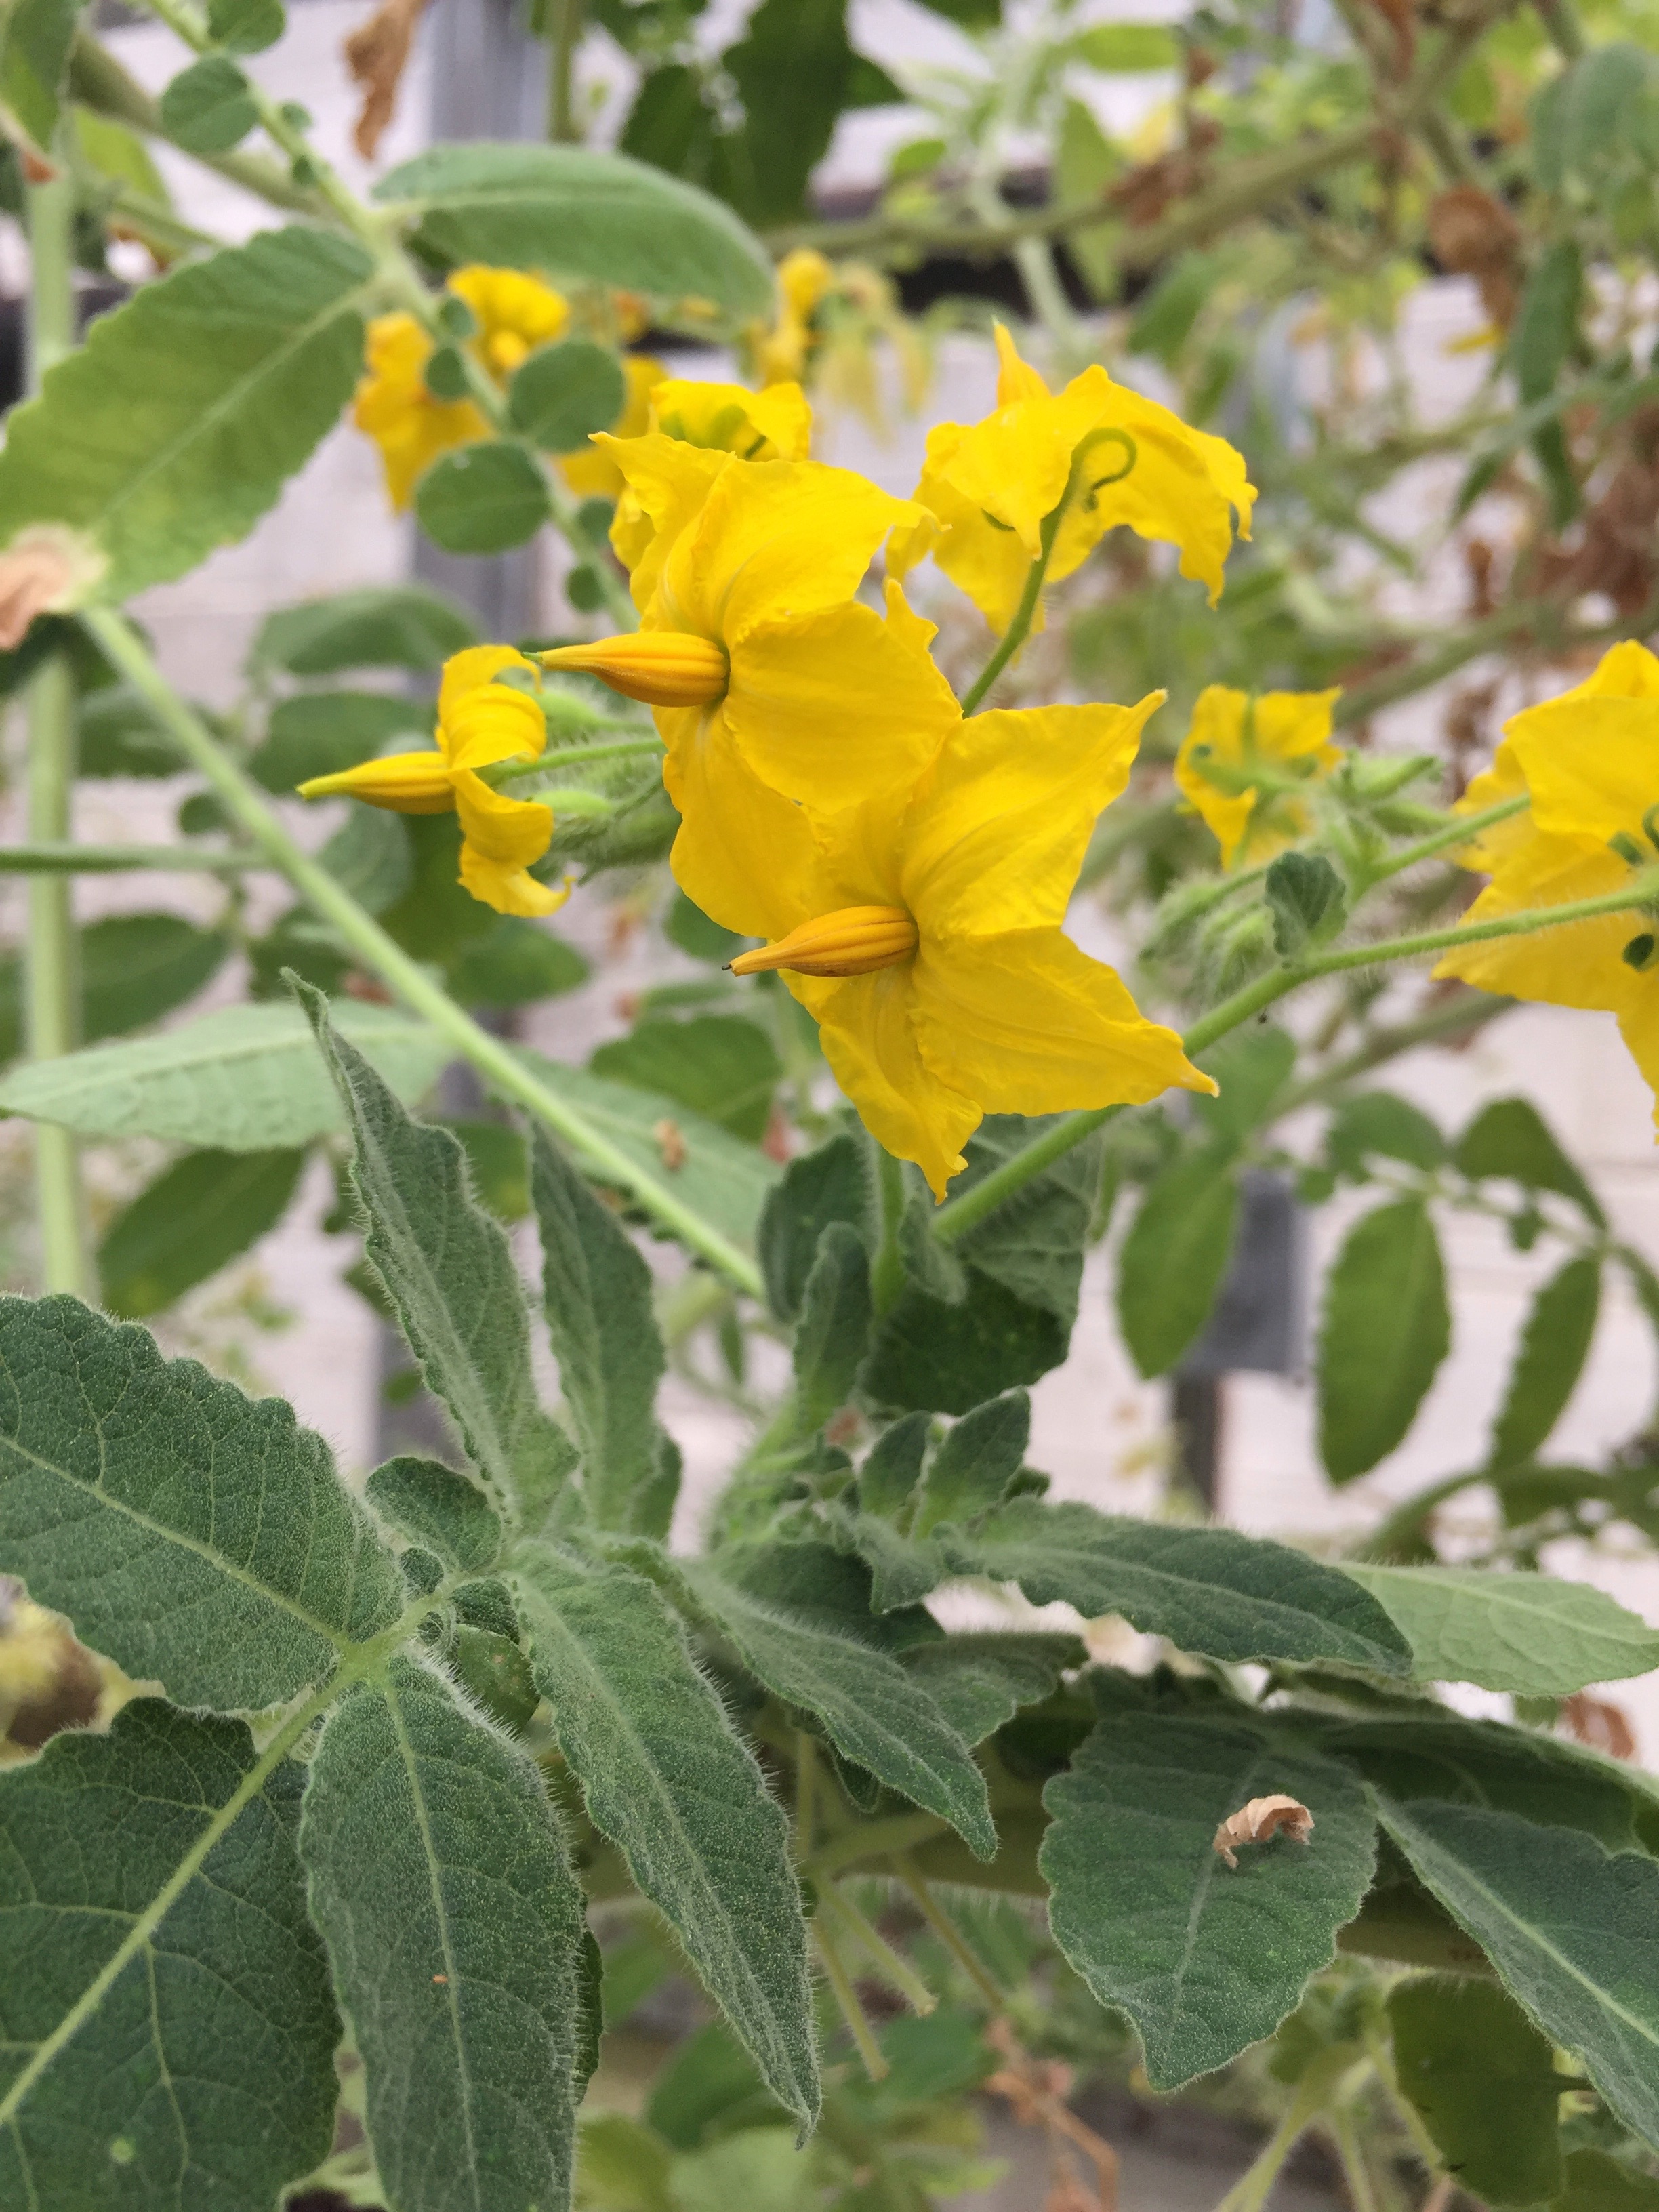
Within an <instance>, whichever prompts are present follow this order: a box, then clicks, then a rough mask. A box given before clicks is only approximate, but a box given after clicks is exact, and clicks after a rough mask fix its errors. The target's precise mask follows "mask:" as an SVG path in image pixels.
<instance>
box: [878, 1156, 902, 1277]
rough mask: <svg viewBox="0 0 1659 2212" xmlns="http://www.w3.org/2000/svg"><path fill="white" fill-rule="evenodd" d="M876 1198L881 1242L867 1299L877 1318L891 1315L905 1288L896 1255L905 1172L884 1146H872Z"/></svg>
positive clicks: (899, 1261) (898, 1258)
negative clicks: (879, 1218)
mask: <svg viewBox="0 0 1659 2212" xmlns="http://www.w3.org/2000/svg"><path fill="white" fill-rule="evenodd" d="M874 1151H875V1155H876V1196H877V1200H878V1205H879V1207H880V1213H881V1243H880V1244H879V1245H878V1248H877V1251H876V1257H875V1261H874V1264H873V1265H872V1267H871V1270H870V1296H871V1299H872V1303H873V1304H874V1306H875V1310H876V1312H877V1314H878V1315H881V1314H884V1313H890V1312H891V1311H892V1310H893V1308H894V1307H895V1306H896V1304H898V1299H899V1293H900V1292H901V1291H902V1290H903V1288H904V1261H903V1260H902V1258H901V1256H900V1254H899V1223H900V1221H901V1220H902V1218H903V1215H904V1169H903V1166H902V1163H901V1162H899V1161H898V1160H896V1159H895V1158H893V1155H892V1154H891V1153H890V1152H889V1151H888V1150H887V1149H886V1147H885V1146H883V1145H877V1146H875V1147H874Z"/></svg>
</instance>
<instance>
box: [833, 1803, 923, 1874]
mask: <svg viewBox="0 0 1659 2212" xmlns="http://www.w3.org/2000/svg"><path fill="white" fill-rule="evenodd" d="M948 1826H950V1823H949V1821H947V1820H940V1818H939V1815H938V1814H937V1813H892V1814H889V1815H888V1816H887V1818H886V1819H885V1820H864V1821H860V1823H859V1824H858V1825H857V1826H854V1827H851V1828H847V1829H844V1830H843V1831H842V1833H841V1834H840V1835H837V1836H833V1837H831V1838H830V1839H829V1842H828V1843H826V1844H823V1845H821V1846H820V1848H819V1849H818V1850H816V1851H815V1852H814V1853H813V1855H812V1858H811V1863H810V1864H809V1865H808V1867H807V1869H806V1871H807V1873H808V1874H810V1875H811V1877H812V1879H813V1881H829V1878H830V1877H831V1875H838V1874H844V1873H845V1872H846V1870H847V1869H848V1867H852V1866H858V1865H860V1863H862V1862H863V1861H864V1860H866V1859H884V1858H890V1857H891V1856H892V1854H893V1853H894V1852H895V1851H908V1850H911V1849H913V1848H914V1847H915V1845H916V1844H930V1843H932V1842H933V1838H935V1837H936V1836H942V1835H943V1834H944V1833H945V1830H946V1828H947V1827H948Z"/></svg>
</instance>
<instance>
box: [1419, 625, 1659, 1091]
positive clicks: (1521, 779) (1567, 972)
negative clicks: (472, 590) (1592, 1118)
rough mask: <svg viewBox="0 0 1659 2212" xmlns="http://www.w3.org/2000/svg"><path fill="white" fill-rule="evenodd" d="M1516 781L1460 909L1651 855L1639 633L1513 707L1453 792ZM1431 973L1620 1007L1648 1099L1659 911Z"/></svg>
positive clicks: (1479, 953)
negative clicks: (1507, 816)
mask: <svg viewBox="0 0 1659 2212" xmlns="http://www.w3.org/2000/svg"><path fill="white" fill-rule="evenodd" d="M1483 787H1484V788H1483ZM1518 790H1523V791H1525V792H1526V793H1527V794H1528V797H1529V798H1530V799H1531V801H1532V804H1531V807H1530V809H1529V811H1528V812H1527V813H1525V814H1520V815H1516V817H1514V818H1513V820H1511V821H1509V822H1505V823H1500V824H1499V825H1498V829H1497V830H1496V831H1495V832H1494V831H1491V830H1488V831H1487V832H1486V833H1485V834H1484V836H1482V838H1481V840H1480V844H1479V845H1478V846H1477V847H1475V848H1471V849H1472V851H1474V852H1479V853H1485V854H1487V855H1488V856H1489V858H1488V861H1487V865H1489V866H1491V868H1492V881H1491V882H1490V883H1489V884H1487V886H1486V890H1484V891H1482V892H1481V894H1480V897H1479V898H1478V899H1477V900H1476V901H1475V902H1474V906H1473V907H1472V908H1470V909H1469V914H1468V920H1469V921H1472V922H1473V921H1490V920H1492V919H1494V918H1496V917H1497V916H1498V915H1507V914H1516V913H1519V912H1522V911H1524V910H1525V909H1527V908H1534V907H1549V906H1562V905H1566V904H1568V903H1570V902H1572V901H1575V900H1577V899H1589V898H1599V897H1602V896H1606V895H1607V894H1608V893H1611V892H1616V891H1618V890H1620V889H1621V888H1622V887H1623V886H1624V885H1625V884H1627V883H1628V882H1629V881H1630V878H1631V876H1632V872H1636V871H1638V870H1639V871H1646V870H1651V869H1654V868H1656V867H1659V805H1656V802H1659V659H1655V657H1654V655H1653V654H1652V653H1650V652H1649V651H1648V649H1647V647H1645V646H1641V645H1635V644H1625V645H1616V646H1614V647H1613V650H1612V651H1611V652H1610V653H1607V655H1606V656H1605V657H1604V658H1603V659H1602V661H1601V665H1600V666H1599V667H1598V668H1597V669H1596V671H1595V674H1594V675H1593V676H1592V677H1591V678H1589V681H1588V683H1584V684H1579V685H1578V686H1577V688H1576V689H1575V690H1571V691H1567V692H1564V693H1563V694H1562V695H1561V696H1559V698H1555V699H1549V700H1546V701H1545V702H1543V703H1542V704H1541V705H1539V706H1536V707H1528V708H1526V709H1525V710H1524V712H1522V713H1521V714H1516V715H1514V716H1512V717H1511V718H1510V720H1509V721H1508V722H1506V723H1505V724H1504V743H1503V744H1502V745H1501V746H1500V747H1499V749H1498V757H1497V759H1496V761H1495V762H1494V763H1493V764H1492V768H1491V769H1489V770H1488V771H1487V773H1486V775H1484V776H1480V777H1477V778H1476V779H1475V781H1474V783H1473V784H1471V785H1470V787H1469V789H1468V793H1467V794H1466V797H1465V800H1464V804H1465V805H1466V806H1468V807H1471V808H1472V807H1474V805H1477V804H1484V805H1492V804H1493V803H1494V802H1495V801H1496V800H1497V799H1503V798H1507V797H1509V796H1510V795H1511V794H1512V793H1515V792H1516V791H1518ZM1434 972H1435V974H1436V975H1437V976H1438V975H1453V976H1456V977H1458V978H1459V979H1461V980H1462V981H1463V982H1466V983H1474V984H1475V985H1477V986H1478V987H1480V989H1481V990H1483V991H1492V992H1494V993H1498V994H1503V995H1504V996H1507V997H1510V998H1515V999H1534V1000H1541V1001H1543V1003H1545V1004H1546V1005H1547V1006H1583V1007H1588V1008H1591V1009H1595V1010H1597V1011H1600V1012H1607V1013H1613V1014H1617V1016H1618V1017H1619V1029H1620V1035H1621V1036H1623V1038H1624V1040H1625V1042H1626V1045H1627V1046H1628V1047H1629V1048H1630V1052H1631V1054H1632V1058H1633V1059H1634V1060H1635V1061H1636V1064H1637V1066H1638V1067H1639V1068H1640V1069H1641V1071H1642V1073H1643V1075H1644V1077H1645V1079H1646V1080H1647V1082H1648V1085H1649V1087H1650V1089H1651V1090H1652V1091H1654V1092H1655V1094H1656V1098H1659V916H1656V917H1652V918H1650V917H1647V916H1644V915H1641V914H1638V913H1635V912H1632V913H1626V914H1609V915H1598V916H1595V917H1594V918H1592V919H1591V920H1589V921H1572V922H1566V923H1564V924H1563V925H1562V926H1561V927H1559V928H1558V929H1546V930H1541V931H1540V932H1538V933H1536V934H1535V935H1528V936H1517V937H1504V938H1498V939H1494V940H1492V942H1490V943H1488V944H1486V945H1468V946H1463V947H1460V948H1459V949H1458V950H1457V951H1454V952H1449V953H1448V954H1447V956H1446V957H1445V958H1444V959H1443V960H1442V961H1441V963H1440V964H1439V966H1438V967H1437V969H1435V971H1434ZM1656 1121H1659V1112H1656Z"/></svg>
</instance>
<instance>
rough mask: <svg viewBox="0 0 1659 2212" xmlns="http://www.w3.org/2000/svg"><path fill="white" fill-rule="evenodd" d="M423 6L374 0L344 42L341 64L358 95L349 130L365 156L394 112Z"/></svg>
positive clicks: (418, 1) (416, 0)
mask: <svg viewBox="0 0 1659 2212" xmlns="http://www.w3.org/2000/svg"><path fill="white" fill-rule="evenodd" d="M425 7H426V0H380V6H379V7H378V8H377V9H375V10H374V14H373V15H371V16H370V17H369V19H368V21H367V22H366V23H360V24H359V25H358V27H357V28H356V30H355V31H354V32H352V33H351V35H350V37H349V38H348V39H347V40H346V42H345V62H346V67H347V68H348V69H349V70H350V71H351V76H352V82H354V83H355V84H358V85H361V86H362V94H363V104H362V110H361V112H359V114H358V117H357V124H356V129H355V130H354V131H353V132H352V134H351V135H352V138H353V141H354V143H356V149H357V151H358V152H359V153H360V154H361V155H362V157H363V159H364V161H373V160H374V154H375V149H377V147H378V146H379V145H380V138H381V136H382V134H383V132H384V131H385V130H386V125H387V124H388V123H390V122H391V120H392V115H393V113H394V112H396V109H397V106H398V86H399V84H401V83H402V82H403V75H404V70H405V69H406V68H407V67H408V66H409V55H410V47H411V46H413V45H414V43H415V31H416V25H417V24H418V23H419V22H420V20H421V16H422V12H423V11H424V9H425Z"/></svg>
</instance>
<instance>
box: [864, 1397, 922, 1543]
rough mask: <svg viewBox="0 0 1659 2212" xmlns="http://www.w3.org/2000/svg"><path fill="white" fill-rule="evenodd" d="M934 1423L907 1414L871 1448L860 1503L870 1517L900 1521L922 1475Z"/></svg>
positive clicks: (915, 1414) (917, 1415)
mask: <svg viewBox="0 0 1659 2212" xmlns="http://www.w3.org/2000/svg"><path fill="white" fill-rule="evenodd" d="M931 1429H932V1423H931V1422H930V1421H929V1420H928V1419H927V1414H926V1413H907V1414H905V1416H904V1418H903V1419H902V1420H898V1421H895V1422H894V1424H893V1425H892V1427H891V1428H890V1429H886V1430H884V1431H883V1432H882V1434H881V1435H880V1436H878V1437H877V1438H876V1441H875V1442H874V1443H873V1444H872V1445H871V1447H870V1450H869V1453H868V1455H867V1456H866V1460H865V1462H864V1464H863V1466H862V1467H861V1468H860V1469H859V1502H860V1504H861V1505H862V1506H863V1507H864V1510H865V1511H866V1513H881V1514H885V1515H886V1516H888V1517H889V1518H890V1519H891V1518H893V1517H896V1516H897V1515H898V1514H900V1513H901V1512H902V1511H903V1510H904V1508H905V1507H906V1506H907V1505H908V1503H909V1501H910V1498H911V1494H912V1492H914V1491H915V1486H916V1483H917V1480H919V1478H920V1476H921V1462H922V1459H923V1457H924V1455H926V1453H927V1439H928V1436H929V1433H930V1431H931Z"/></svg>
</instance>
